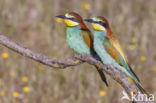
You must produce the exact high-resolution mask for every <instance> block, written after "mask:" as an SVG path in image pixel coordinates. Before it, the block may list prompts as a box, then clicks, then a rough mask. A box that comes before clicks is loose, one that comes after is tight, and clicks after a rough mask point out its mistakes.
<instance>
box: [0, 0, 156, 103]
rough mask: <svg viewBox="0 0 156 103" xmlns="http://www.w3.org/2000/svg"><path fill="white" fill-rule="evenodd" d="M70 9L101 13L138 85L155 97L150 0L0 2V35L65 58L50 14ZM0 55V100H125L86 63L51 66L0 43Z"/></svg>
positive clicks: (154, 7) (155, 27)
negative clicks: (135, 76)
mask: <svg viewBox="0 0 156 103" xmlns="http://www.w3.org/2000/svg"><path fill="white" fill-rule="evenodd" d="M70 11H75V12H77V13H79V14H80V15H81V16H82V17H84V18H89V17H93V16H97V15H101V16H104V17H106V18H107V19H108V21H109V23H110V26H111V29H112V31H113V33H114V34H115V35H116V37H117V38H118V39H119V41H120V43H121V44H122V47H123V49H124V51H125V54H126V55H127V58H128V60H129V64H130V65H131V66H132V68H134V71H135V72H136V74H137V75H138V77H139V78H140V79H141V82H142V85H143V87H144V88H145V89H146V90H147V91H148V92H149V93H152V94H154V93H155V95H156V78H155V76H156V34H155V32H156V0H0V33H2V34H4V35H5V36H8V37H9V38H10V39H12V40H13V41H16V42H18V43H19V44H22V45H24V46H25V47H28V48H30V49H31V50H33V51H36V52H39V53H43V54H45V55H47V56H49V57H51V58H54V57H55V58H56V57H57V58H62V57H69V56H72V55H73V54H74V53H73V51H72V50H71V49H70V48H69V46H68V45H67V43H66V33H65V25H64V23H63V21H62V20H60V19H56V18H55V16H56V15H59V14H64V13H66V12H70ZM87 25H88V24H87ZM88 26H89V27H90V25H88ZM0 55H1V56H0V103H129V101H127V100H123V101H121V97H122V91H123V89H122V88H121V87H120V85H118V84H117V83H116V82H115V81H114V80H112V79H111V78H110V77H109V76H108V75H107V78H108V81H109V82H108V83H109V87H106V86H105V84H104V83H102V81H101V80H100V78H99V75H98V73H97V71H96V69H95V68H94V67H93V66H91V65H88V64H82V65H79V66H76V67H70V68H68V69H64V70H57V69H54V68H50V67H47V66H44V65H42V64H40V63H37V62H35V61H33V60H30V59H28V58H25V57H23V56H20V55H19V54H17V53H15V52H13V51H11V50H8V49H7V48H5V47H3V46H1V45H0Z"/></svg>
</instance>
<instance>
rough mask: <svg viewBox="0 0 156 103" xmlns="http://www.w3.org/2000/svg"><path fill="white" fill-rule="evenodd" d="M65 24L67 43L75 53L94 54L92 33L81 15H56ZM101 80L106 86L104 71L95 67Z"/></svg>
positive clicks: (73, 13)
mask: <svg viewBox="0 0 156 103" xmlns="http://www.w3.org/2000/svg"><path fill="white" fill-rule="evenodd" d="M56 17H58V18H62V19H63V20H64V22H65V24H66V34H67V43H68V44H69V46H70V48H72V49H73V50H74V51H75V52H76V53H77V54H89V55H92V56H96V53H95V51H94V48H93V35H92V33H91V31H90V30H89V29H88V28H87V26H86V25H85V23H84V21H83V19H82V17H81V16H80V15H79V14H78V13H76V12H69V13H66V14H64V15H58V16H56ZM96 69H97V71H98V73H99V75H100V77H101V79H102V81H103V82H104V83H105V84H106V86H108V83H107V80H106V76H105V74H104V72H103V71H102V70H101V69H99V68H98V67H96Z"/></svg>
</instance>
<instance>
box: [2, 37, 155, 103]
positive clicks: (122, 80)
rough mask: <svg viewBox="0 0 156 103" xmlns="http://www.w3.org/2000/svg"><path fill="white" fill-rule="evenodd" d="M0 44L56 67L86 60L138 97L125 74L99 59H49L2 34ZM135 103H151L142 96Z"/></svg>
mask: <svg viewBox="0 0 156 103" xmlns="http://www.w3.org/2000/svg"><path fill="white" fill-rule="evenodd" d="M0 44H1V45H3V46H5V47H7V48H9V49H11V50H13V51H15V52H17V53H19V54H21V55H23V56H25V57H28V58H30V59H33V60H35V61H37V62H40V63H42V64H45V65H47V66H50V67H53V68H58V69H64V68H66V67H69V66H76V65H79V64H81V63H83V62H87V63H89V64H91V65H94V66H96V67H99V68H101V69H102V70H104V71H105V72H106V73H107V74H108V75H110V76H111V78H113V79H114V80H115V81H117V82H118V83H119V84H121V86H122V87H123V88H124V90H125V91H126V92H127V94H128V95H129V97H130V98H131V97H132V95H136V96H135V97H136V98H139V94H140V91H139V90H138V89H137V87H136V86H135V84H134V83H132V82H130V81H129V80H128V79H127V77H126V75H125V74H124V73H123V72H121V71H119V70H117V69H116V68H114V67H113V66H111V65H107V66H106V65H104V64H103V63H101V62H100V61H98V60H96V59H95V58H93V57H92V56H90V55H75V56H73V57H69V58H62V59H56V58H53V59H50V58H49V57H47V56H45V55H43V54H39V53H36V52H33V51H31V50H30V49H27V48H25V47H23V46H21V45H19V44H17V43H15V42H13V41H11V40H10V39H9V38H7V37H5V36H4V35H2V34H0ZM136 103H153V102H150V101H146V98H145V97H144V101H140V102H137V101H136Z"/></svg>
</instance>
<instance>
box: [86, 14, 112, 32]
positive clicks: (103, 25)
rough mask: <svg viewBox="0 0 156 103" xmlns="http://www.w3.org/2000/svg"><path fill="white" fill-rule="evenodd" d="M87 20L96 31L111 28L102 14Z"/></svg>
mask: <svg viewBox="0 0 156 103" xmlns="http://www.w3.org/2000/svg"><path fill="white" fill-rule="evenodd" d="M85 21H87V22H90V23H91V25H92V27H93V29H94V30H96V31H107V29H109V24H108V21H107V20H106V19H105V18H104V17H102V16H97V17H94V18H91V19H85Z"/></svg>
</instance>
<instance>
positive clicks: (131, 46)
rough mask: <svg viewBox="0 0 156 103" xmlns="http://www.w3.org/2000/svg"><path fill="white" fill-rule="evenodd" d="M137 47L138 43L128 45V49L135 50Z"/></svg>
mask: <svg viewBox="0 0 156 103" xmlns="http://www.w3.org/2000/svg"><path fill="white" fill-rule="evenodd" d="M136 47H137V44H131V45H129V46H128V49H129V50H134V49H136Z"/></svg>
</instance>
